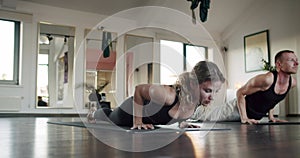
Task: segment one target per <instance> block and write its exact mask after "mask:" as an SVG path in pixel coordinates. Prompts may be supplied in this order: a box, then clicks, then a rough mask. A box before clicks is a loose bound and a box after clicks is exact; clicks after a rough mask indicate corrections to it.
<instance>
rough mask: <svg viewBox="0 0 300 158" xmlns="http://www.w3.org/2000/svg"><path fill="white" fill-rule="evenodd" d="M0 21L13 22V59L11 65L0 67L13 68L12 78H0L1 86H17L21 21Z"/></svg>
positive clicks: (18, 82)
mask: <svg viewBox="0 0 300 158" xmlns="http://www.w3.org/2000/svg"><path fill="white" fill-rule="evenodd" d="M0 20H1V21H8V22H14V24H15V25H14V26H15V27H14V51H13V53H14V58H13V65H2V64H1V63H0V66H1V67H7V66H13V67H14V68H13V70H12V71H13V72H12V73H13V78H12V79H7V80H4V79H2V78H0V84H1V85H19V84H20V81H19V65H20V64H19V63H20V43H21V21H18V20H11V19H6V18H0ZM0 36H1V35H0Z"/></svg>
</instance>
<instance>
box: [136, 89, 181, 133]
mask: <svg viewBox="0 0 300 158" xmlns="http://www.w3.org/2000/svg"><path fill="white" fill-rule="evenodd" d="M172 96H173V95H172V92H171V93H170V88H169V87H168V86H163V85H153V84H141V85H138V86H136V87H135V92H134V96H133V98H134V99H133V100H134V103H133V114H134V119H133V127H132V128H131V129H142V128H143V129H153V128H154V127H153V125H152V124H144V123H143V121H142V117H143V106H144V105H143V104H144V101H145V100H149V101H151V102H155V103H157V104H159V105H162V106H163V105H170V104H172V103H173V101H174V99H175V94H174V97H172Z"/></svg>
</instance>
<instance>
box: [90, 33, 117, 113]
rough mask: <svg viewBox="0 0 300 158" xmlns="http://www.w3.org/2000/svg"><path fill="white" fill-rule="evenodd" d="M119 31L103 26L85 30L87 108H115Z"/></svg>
mask: <svg viewBox="0 0 300 158" xmlns="http://www.w3.org/2000/svg"><path fill="white" fill-rule="evenodd" d="M116 38H117V33H113V32H108V31H105V30H103V28H96V29H94V30H91V29H86V30H85V47H86V48H85V52H86V79H85V81H86V82H85V83H86V86H85V89H86V90H85V97H84V98H85V99H84V100H85V108H90V107H91V106H97V107H98V108H99V107H103V106H105V107H108V108H115V107H116V101H115V99H114V94H115V82H116V78H115V76H116V74H115V66H116V54H117V53H116V43H117V42H116Z"/></svg>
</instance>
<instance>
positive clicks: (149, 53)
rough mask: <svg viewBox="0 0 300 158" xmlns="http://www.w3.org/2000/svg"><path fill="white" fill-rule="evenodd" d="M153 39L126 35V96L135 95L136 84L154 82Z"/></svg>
mask: <svg viewBox="0 0 300 158" xmlns="http://www.w3.org/2000/svg"><path fill="white" fill-rule="evenodd" d="M153 41H154V39H153V38H152V37H146V36H138V35H132V34H126V35H125V57H126V60H125V61H126V66H125V68H126V70H125V72H126V92H125V94H126V97H128V96H132V95H133V93H134V88H135V86H136V85H138V84H142V83H152V82H153V77H152V67H153V47H154V45H153Z"/></svg>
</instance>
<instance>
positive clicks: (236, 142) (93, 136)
mask: <svg viewBox="0 0 300 158" xmlns="http://www.w3.org/2000/svg"><path fill="white" fill-rule="evenodd" d="M288 119H290V120H293V121H299V122H300V118H299V117H293V118H288ZM49 120H60V121H75V120H79V118H70V117H60V118H57V117H0V127H1V130H0V149H1V151H0V157H1V158H52V157H53V158H77V157H78V158H94V157H95V158H96V157H97V158H115V157H118V158H123V157H124V158H131V157H133V158H139V157H142V158H147V157H151V158H176V157H182V158H189V157H217V158H227V157H229V158H248V157H249V158H253V157H255V158H260V157H263V158H267V157H270V158H276V157H287V158H292V157H297V158H298V157H299V156H300V126H299V125H271V126H270V125H241V124H240V123H238V122H235V123H216V124H215V126H214V127H215V128H230V129H231V130H224V131H210V132H203V131H202V132H199V131H191V132H185V133H178V132H177V133H156V134H150V133H144V134H141V133H139V134H133V133H129V132H116V131H111V132H107V131H106V133H105V132H104V133H103V132H102V133H101V132H100V131H97V130H92V129H87V128H80V127H72V126H62V125H54V124H47V121H49ZM99 132H100V133H99ZM130 150H131V151H136V152H130Z"/></svg>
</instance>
